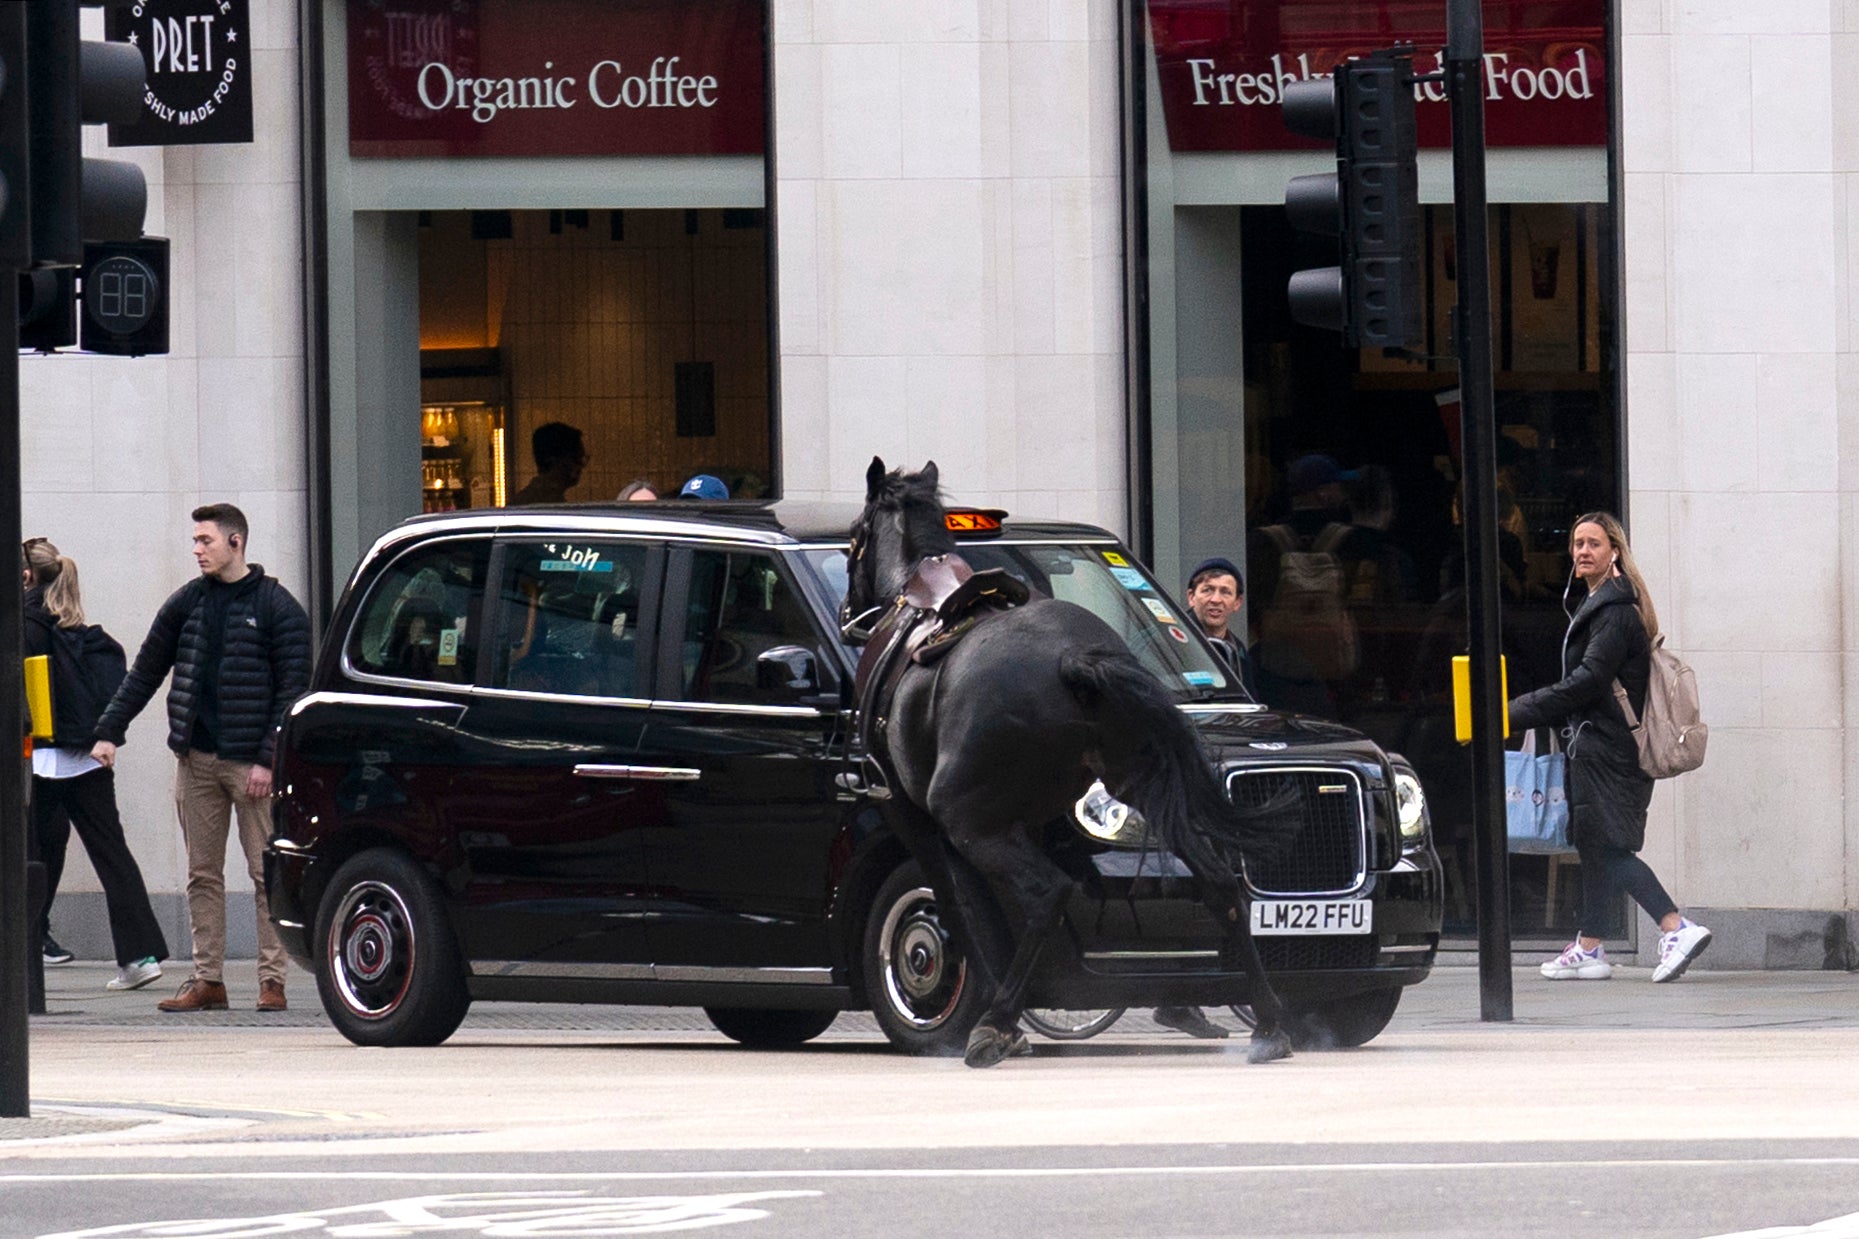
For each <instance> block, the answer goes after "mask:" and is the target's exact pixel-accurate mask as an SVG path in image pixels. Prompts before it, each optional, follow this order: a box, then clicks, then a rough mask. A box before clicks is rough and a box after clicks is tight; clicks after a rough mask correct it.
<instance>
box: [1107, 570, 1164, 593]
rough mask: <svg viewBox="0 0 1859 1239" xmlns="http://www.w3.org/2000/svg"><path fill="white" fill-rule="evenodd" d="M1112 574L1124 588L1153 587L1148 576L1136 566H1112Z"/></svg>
mask: <svg viewBox="0 0 1859 1239" xmlns="http://www.w3.org/2000/svg"><path fill="white" fill-rule="evenodd" d="M1110 575H1111V576H1114V577H1116V578H1117V583H1118V584H1119V585H1121V586H1123V588H1124V589H1153V588H1155V587H1154V586H1152V585H1150V584H1149V581H1148V579H1147V578H1145V577H1144V576H1143V574H1142V573H1140V572H1138V571H1136V569H1134V568H1112V569H1111V570H1110Z"/></svg>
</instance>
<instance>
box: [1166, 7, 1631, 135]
mask: <svg viewBox="0 0 1859 1239" xmlns="http://www.w3.org/2000/svg"><path fill="white" fill-rule="evenodd" d="M1604 3H1605V0H1484V19H1485V55H1484V94H1485V131H1486V141H1487V142H1488V143H1489V145H1491V146H1602V145H1605V144H1606V142H1607V60H1606V49H1607V43H1606V38H1605V32H1604V29H1603V26H1602V20H1603V16H1604ZM1444 16H1445V6H1444V5H1442V4H1440V3H1438V2H1437V0H1425V2H1424V3H1421V2H1418V0H1380V2H1379V3H1360V4H1349V5H1341V4H1336V3H1334V0H1263V2H1262V0H1213V2H1211V3H1210V2H1209V0H1150V2H1149V21H1150V30H1151V33H1152V35H1153V37H1154V41H1155V56H1156V72H1157V75H1158V78H1159V82H1160V86H1161V91H1162V107H1163V112H1164V114H1165V116H1166V117H1167V121H1168V141H1169V147H1170V148H1171V149H1173V150H1177V151H1265V150H1292V149H1305V148H1309V147H1313V146H1317V145H1320V144H1319V143H1316V142H1313V141H1311V140H1309V139H1307V138H1301V137H1298V136H1297V135H1295V134H1293V133H1291V131H1290V130H1288V129H1286V128H1285V126H1284V120H1283V117H1282V114H1281V111H1280V108H1279V106H1278V105H1279V103H1280V101H1281V100H1282V99H1283V97H1284V89H1285V87H1286V86H1287V85H1289V84H1290V83H1292V82H1296V81H1302V80H1305V79H1308V78H1313V77H1322V76H1327V75H1328V74H1329V73H1330V71H1331V70H1332V69H1334V68H1335V67H1336V66H1337V65H1339V64H1341V63H1342V62H1343V61H1345V60H1348V59H1349V58H1351V57H1353V56H1359V55H1362V54H1364V53H1366V52H1370V51H1373V50H1375V49H1376V48H1383V47H1389V46H1391V45H1393V44H1395V43H1412V44H1414V45H1415V46H1416V48H1417V51H1416V54H1415V56H1414V72H1415V73H1416V74H1419V75H1425V74H1429V73H1432V72H1434V71H1435V70H1437V69H1439V68H1440V67H1441V62H1442V60H1443V53H1442V52H1441V51H1440V50H1439V49H1441V48H1443V47H1444V46H1445V42H1446V32H1445V29H1444ZM1414 102H1415V104H1416V107H1415V113H1414V116H1415V122H1416V124H1417V125H1418V127H1419V137H1420V145H1422V146H1426V147H1447V146H1450V145H1451V144H1452V130H1451V126H1450V123H1449V120H1448V116H1447V107H1446V87H1445V84H1444V83H1443V82H1423V83H1419V84H1417V85H1416V86H1415V87H1414Z"/></svg>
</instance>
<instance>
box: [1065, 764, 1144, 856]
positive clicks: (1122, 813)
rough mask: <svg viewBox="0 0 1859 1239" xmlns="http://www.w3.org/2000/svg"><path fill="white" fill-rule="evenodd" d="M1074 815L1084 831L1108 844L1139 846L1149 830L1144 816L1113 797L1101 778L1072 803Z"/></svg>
mask: <svg viewBox="0 0 1859 1239" xmlns="http://www.w3.org/2000/svg"><path fill="white" fill-rule="evenodd" d="M1072 817H1073V819H1074V820H1076V821H1077V823H1078V825H1079V826H1081V827H1082V828H1083V829H1084V833H1085V834H1087V835H1090V836H1091V837H1092V838H1093V839H1102V840H1103V841H1104V842H1105V843H1117V844H1123V845H1126V846H1129V847H1136V846H1139V845H1140V844H1141V843H1142V841H1143V835H1144V834H1145V833H1146V832H1147V830H1148V823H1147V822H1145V821H1144V820H1143V815H1142V814H1140V813H1138V812H1137V811H1136V810H1134V809H1132V808H1130V806H1128V805H1126V804H1124V803H1123V802H1122V801H1121V800H1118V799H1117V798H1116V797H1115V796H1112V795H1111V794H1110V792H1109V791H1108V790H1107V789H1106V788H1105V787H1104V781H1103V780H1102V779H1099V780H1097V781H1096V782H1094V783H1092V784H1091V787H1090V790H1088V791H1086V792H1085V794H1084V795H1082V796H1080V797H1079V798H1078V802H1077V803H1076V804H1074V805H1073V806H1072Z"/></svg>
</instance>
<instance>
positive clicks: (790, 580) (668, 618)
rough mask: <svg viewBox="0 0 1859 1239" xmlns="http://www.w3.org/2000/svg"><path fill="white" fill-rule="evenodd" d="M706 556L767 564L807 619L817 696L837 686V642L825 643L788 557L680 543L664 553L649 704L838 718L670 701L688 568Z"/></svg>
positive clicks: (788, 708)
mask: <svg viewBox="0 0 1859 1239" xmlns="http://www.w3.org/2000/svg"><path fill="white" fill-rule="evenodd" d="M706 551H707V552H712V553H716V554H721V555H760V556H763V557H765V558H766V559H767V560H768V561H769V562H770V563H771V564H773V565H774V568H775V572H776V574H777V575H778V576H779V577H780V578H781V580H782V581H783V583H785V584H786V585H787V587H788V590H789V592H790V593H791V594H792V595H793V597H794V601H795V603H796V604H797V605H798V606H799V607H800V609H801V611H802V612H803V613H804V614H805V615H806V616H807V619H808V623H809V624H810V625H811V626H812V628H813V643H812V644H811V645H810V646H809V647H808V648H809V649H810V650H811V651H812V653H813V661H814V668H815V672H816V674H818V675H819V677H820V692H821V693H822V694H833V693H837V692H839V691H840V685H841V684H842V683H843V671H842V669H841V668H840V667H839V666H838V665H837V662H836V659H837V658H838V655H837V654H836V653H835V652H834V648H835V646H836V645H837V642H836V641H835V640H834V639H833V638H832V637H829V636H828V635H827V633H826V630H825V629H824V628H823V627H822V623H821V619H820V614H819V610H818V606H817V603H816V600H815V599H814V596H813V594H812V593H810V592H809V590H808V588H807V586H806V583H805V582H804V581H803V580H802V574H800V573H798V572H796V571H795V568H794V565H793V564H792V563H790V562H789V561H788V557H787V556H786V555H784V554H782V553H781V551H780V549H779V548H776V547H770V546H763V545H759V544H756V543H749V542H730V541H725V540H722V539H716V540H709V539H706V540H701V541H695V540H692V541H680V542H678V543H676V544H675V545H673V546H672V547H671V548H670V552H671V553H670V556H669V562H668V564H667V566H666V574H665V590H664V593H663V595H662V598H661V601H662V602H663V606H661V607H660V609H659V614H658V650H657V664H656V667H655V668H654V680H655V688H656V690H657V695H656V696H655V698H654V704H655V705H658V706H661V707H664V708H667V709H676V710H695V711H699V712H704V713H712V714H748V715H756V714H759V715H765V716H791V717H800V718H825V717H829V716H832V715H835V714H837V713H839V711H838V709H836V708H835V709H826V708H822V707H820V706H810V705H800V704H783V705H767V704H757V703H752V702H733V701H687V700H685V699H684V698H683V697H680V696H674V695H672V693H673V692H674V691H681V689H680V684H681V682H682V679H683V676H682V671H683V644H684V625H685V623H686V622H687V620H688V618H689V615H688V612H689V609H690V591H691V577H692V567H693V562H694V560H695V557H696V556H697V555H698V554H700V553H703V552H706ZM674 625H675V627H674Z"/></svg>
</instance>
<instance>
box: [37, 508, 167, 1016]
mask: <svg viewBox="0 0 1859 1239" xmlns="http://www.w3.org/2000/svg"><path fill="white" fill-rule="evenodd" d="M22 558H23V559H24V561H25V562H24V571H25V582H24V583H25V588H26V598H25V620H26V623H25V633H24V637H25V640H24V645H25V653H26V657H28V658H31V657H33V656H34V655H38V654H45V655H49V656H50V657H49V662H50V664H51V667H52V733H53V734H52V742H51V744H49V745H45V746H43V747H41V746H38V745H35V746H33V751H32V832H33V839H34V842H35V843H36V845H37V850H38V854H39V859H40V860H42V861H43V862H44V864H45V908H44V910H43V911H42V912H41V913H40V914H39V924H38V930H39V936H40V939H41V941H43V942H45V943H46V944H48V945H47V948H46V949H47V951H48V958H49V952H50V951H51V950H52V949H53V948H52V947H51V945H50V944H51V934H50V932H49V931H50V914H51V906H52V897H53V896H54V895H56V894H57V893H58V879H59V878H60V877H61V876H62V875H63V873H64V867H65V847H66V845H67V844H68V843H69V841H70V838H71V828H72V827H73V826H75V827H76V828H77V836H78V838H79V839H80V840H82V841H83V844H84V850H85V851H86V852H88V853H89V854H90V863H91V865H92V867H93V868H95V869H96V871H97V878H98V880H99V881H100V882H102V883H103V895H104V901H105V903H106V904H107V905H108V907H109V913H110V938H111V940H112V941H113V942H114V944H115V947H116V966H117V972H116V975H115V976H114V977H112V978H110V980H108V981H106V982H105V983H104V987H105V988H106V989H140V988H142V987H143V986H144V985H147V984H148V983H149V982H151V981H153V980H155V979H156V978H157V977H159V976H160V975H161V961H162V960H164V959H166V958H167V957H168V942H167V939H166V938H165V937H163V936H162V932H161V925H160V923H159V922H158V921H156V919H155V912H154V909H152V908H151V907H150V906H149V900H148V888H147V886H145V885H144V884H143V881H142V870H141V869H140V868H138V867H137V866H136V858H135V857H134V856H133V855H132V854H131V853H130V851H129V842H128V840H127V839H125V838H124V837H123V821H122V818H121V817H120V816H119V815H118V814H117V811H116V772H115V771H113V770H110V769H108V768H106V767H105V766H103V765H102V764H101V763H100V762H98V761H97V760H96V759H95V758H94V757H92V756H91V755H90V746H91V744H92V742H93V741H94V739H95V737H94V736H93V735H92V734H91V731H92V729H93V728H94V727H95V726H96V724H97V719H96V714H100V713H101V712H102V708H103V706H104V705H105V704H107V703H108V701H109V693H108V692H101V691H100V689H99V688H98V687H95V686H93V684H92V683H91V680H92V676H91V675H90V674H87V673H89V672H93V671H95V670H97V669H98V668H97V667H96V662H95V660H97V659H98V658H99V657H105V658H110V659H111V660H112V665H113V668H114V678H117V679H119V680H120V678H121V670H122V654H121V650H122V647H121V646H118V645H116V644H115V642H113V641H111V640H110V639H109V637H108V636H107V635H106V634H105V633H104V632H103V629H101V628H96V627H88V626H86V625H85V623H84V601H83V598H82V596H81V595H80V594H79V592H78V580H77V565H76V564H74V563H72V562H71V561H70V560H69V559H67V558H65V557H64V556H63V555H60V554H59V553H58V548H57V547H55V546H53V545H52V544H51V543H50V542H48V541H46V540H45V539H44V538H32V539H30V540H28V541H27V542H26V543H25V544H24V545H23V547H22ZM112 652H113V653H112ZM99 695H101V696H102V698H103V700H102V701H98V700H96V698H97V697H98V696H99ZM92 711H95V713H91V712H92ZM87 713H89V714H90V715H91V716H90V717H89V718H88V719H87V718H85V717H84V715H85V714H87Z"/></svg>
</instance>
